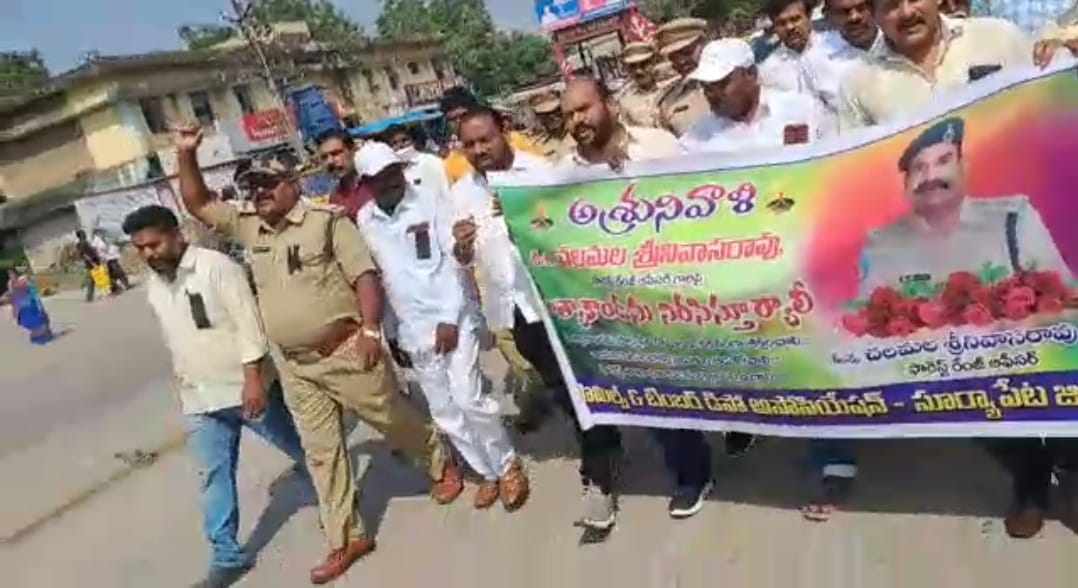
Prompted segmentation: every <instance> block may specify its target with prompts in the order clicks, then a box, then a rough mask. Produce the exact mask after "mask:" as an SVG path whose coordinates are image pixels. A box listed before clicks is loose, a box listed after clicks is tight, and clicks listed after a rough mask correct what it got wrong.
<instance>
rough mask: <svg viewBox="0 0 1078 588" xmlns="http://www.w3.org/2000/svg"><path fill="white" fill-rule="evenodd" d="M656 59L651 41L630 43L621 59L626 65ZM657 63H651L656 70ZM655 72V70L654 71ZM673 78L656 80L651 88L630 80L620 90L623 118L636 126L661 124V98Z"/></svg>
mask: <svg viewBox="0 0 1078 588" xmlns="http://www.w3.org/2000/svg"><path fill="white" fill-rule="evenodd" d="M654 59H655V48H654V47H652V46H651V45H650V44H649V43H643V42H639V41H638V42H635V43H629V44H628V45H626V46H625V49H624V50H623V51H622V52H621V61H622V63H624V64H625V65H627V66H629V65H636V64H642V63H644V62H648V61H652V60H654ZM654 66H655V64H654V63H652V64H649V65H648V66H646V67H650V68H651V69H652V70H654ZM653 73H654V72H653ZM671 83H673V80H665V81H663V82H656V84H655V85H654V86H652V87H651V88H650V89H647V90H645V89H643V88H641V87H640V86H639V85H637V83H636V82H635V81H630V82H629V83H628V84H626V85H625V86H624V88H623V89H622V90H621V92H619V94H618V97H617V100H618V110H619V114H620V115H621V120H622V122H624V123H625V124H627V125H629V126H634V127H658V126H659V124H660V123H659V98H661V97H662V95H663V92H664V91H665V90H666V87H667V86H669V85H670V84H671Z"/></svg>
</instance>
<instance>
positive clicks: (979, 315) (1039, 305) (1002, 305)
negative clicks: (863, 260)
mask: <svg viewBox="0 0 1078 588" xmlns="http://www.w3.org/2000/svg"><path fill="white" fill-rule="evenodd" d="M1073 307H1078V298H1076V294H1075V292H1074V290H1073V289H1072V288H1070V287H1069V286H1067V285H1066V284H1064V283H1063V280H1062V279H1061V278H1060V277H1059V273H1057V272H1050V271H1044V272H1035V271H1030V272H1022V273H1020V274H1014V275H1012V276H1010V277H1008V278H1006V279H1003V280H1000V281H999V282H996V283H995V284H986V283H984V282H982V281H981V279H980V278H978V277H977V276H976V275H975V274H973V273H971V272H955V273H953V274H951V275H950V276H948V277H947V281H946V282H944V284H943V285H942V288H940V290H939V293H938V294H936V295H935V296H931V297H928V296H918V297H909V296H904V295H903V294H902V293H900V292H899V291H898V290H895V289H894V288H891V287H889V286H881V287H879V288H876V289H875V290H873V291H872V293H871V294H870V295H869V297H868V303H867V304H865V305H864V306H862V307H861V308H860V309H859V310H858V311H857V312H855V313H851V314H846V315H843V317H842V327H843V328H844V329H846V330H847V331H849V332H850V333H852V334H854V335H856V336H858V337H861V336H863V335H866V334H867V335H871V336H873V337H880V338H886V337H904V336H906V335H910V334H912V333H914V332H916V331H918V330H920V329H930V330H933V329H939V328H942V327H946V326H962V325H973V326H978V327H984V326H988V325H990V324H992V323H993V322H995V321H997V320H1001V319H1010V320H1016V321H1018V320H1022V319H1025V318H1028V317H1030V316H1032V315H1035V314H1056V313H1059V312H1062V311H1063V309H1064V308H1073Z"/></svg>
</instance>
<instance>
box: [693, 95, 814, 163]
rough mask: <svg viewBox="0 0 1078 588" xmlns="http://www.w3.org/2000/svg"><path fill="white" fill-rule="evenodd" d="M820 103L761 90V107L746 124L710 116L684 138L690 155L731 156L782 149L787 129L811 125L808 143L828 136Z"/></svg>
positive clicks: (809, 126)
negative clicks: (710, 153)
mask: <svg viewBox="0 0 1078 588" xmlns="http://www.w3.org/2000/svg"><path fill="white" fill-rule="evenodd" d="M820 111H821V107H820V105H819V103H818V102H817V101H816V100H814V99H813V98H811V97H810V96H808V95H806V94H799V93H796V92H783V91H780V90H774V89H772V88H768V87H766V86H765V87H761V88H760V106H759V108H757V110H756V116H755V117H754V118H753V119H752V120H750V121H746V122H740V121H735V120H732V119H729V118H725V117H720V116H718V115H716V114H715V113H709V114H708V115H707V116H705V117H704V118H702V119H700V121H699V122H697V123H696V124H695V125H693V126H692V128H690V129H689V130H688V131H686V133H685V134H684V135H682V136H681V139H680V143H681V147H682V149H684V150H685V152H687V153H697V152H701V151H711V152H731V151H739V152H742V151H747V150H753V149H766V148H770V147H782V146H783V145H785V144H786V140H785V136H786V135H785V133H786V128H787V127H788V126H790V125H807V126H808V142H810V143H811V142H813V141H815V140H817V139H820V138H821V137H823V136H825V134H826V132H825V129H824V128H823V124H822V123H821V119H822V116H821V112H820Z"/></svg>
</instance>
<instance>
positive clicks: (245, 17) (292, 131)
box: [222, 0, 307, 159]
mask: <svg viewBox="0 0 1078 588" xmlns="http://www.w3.org/2000/svg"><path fill="white" fill-rule="evenodd" d="M230 3H231V5H232V14H223V15H222V18H223V19H224V20H225V22H228V23H230V24H231V25H232V26H234V27H236V29H237V30H239V32H240V34H241V35H243V38H244V40H245V41H247V46H248V47H250V48H251V50H252V51H254V53H255V56H256V57H257V58H258V62H259V65H261V67H262V77H264V78H265V80H266V84H267V85H269V87H270V88H271V89H272V90H273V95H274V96H276V97H277V101H278V102H279V103H280V107H281V112H283V113H284V118H283V119H282V121H281V124H282V125H284V128H285V132H286V133H288V140H289V142H290V143H291V144H292V149H294V150H295V152H296V156H297V157H299V158H300V159H305V158H306V155H307V151H306V149H305V148H304V147H303V139H302V138H301V137H300V134H299V130H298V129H296V127H295V125H293V124H292V117H291V116H290V115H289V113H290V111H291V109H290V108H289V105H288V104H289V100H288V96H287V95H286V94H285V90H284V88H283V87H282V85H278V84H277V80H276V79H275V78H274V75H273V67H272V66H271V65H270V61H269V59H268V58H267V57H266V49H265V46H264V41H263V38H262V37H263V32H262V31H260V30H258V28H259V27H258V24H259V23H257V22H255V18H254V14H253V12H254V2H253V1H252V0H230Z"/></svg>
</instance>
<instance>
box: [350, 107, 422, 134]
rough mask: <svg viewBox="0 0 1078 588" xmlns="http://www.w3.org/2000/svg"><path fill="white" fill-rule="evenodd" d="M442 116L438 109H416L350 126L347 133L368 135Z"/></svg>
mask: <svg viewBox="0 0 1078 588" xmlns="http://www.w3.org/2000/svg"><path fill="white" fill-rule="evenodd" d="M441 117H442V113H441V112H440V111H439V110H436V109H435V110H416V111H412V112H406V113H404V114H402V115H400V116H391V117H389V118H383V119H381V120H376V121H374V122H372V123H367V124H365V125H363V126H360V127H352V128H350V129H348V134H350V135H352V136H353V137H367V136H370V135H377V134H378V133H383V132H385V131H387V130H389V129H390V128H391V127H394V126H397V125H409V124H414V123H420V122H426V121H428V120H435V119H439V118H441Z"/></svg>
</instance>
